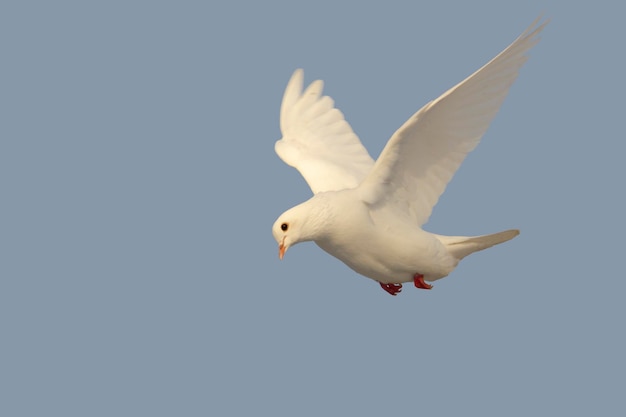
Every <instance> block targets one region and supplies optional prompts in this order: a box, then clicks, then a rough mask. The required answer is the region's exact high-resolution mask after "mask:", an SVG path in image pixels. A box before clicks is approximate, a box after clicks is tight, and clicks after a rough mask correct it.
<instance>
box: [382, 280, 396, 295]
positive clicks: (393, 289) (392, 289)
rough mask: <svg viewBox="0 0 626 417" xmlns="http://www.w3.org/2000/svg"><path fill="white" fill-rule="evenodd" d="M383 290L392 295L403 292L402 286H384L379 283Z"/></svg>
mask: <svg viewBox="0 0 626 417" xmlns="http://www.w3.org/2000/svg"><path fill="white" fill-rule="evenodd" d="M379 284H380V286H381V288H382V289H383V290H385V291H387V292H388V293H389V294H391V295H398V293H399V292H401V291H402V284H383V283H382V282H379Z"/></svg>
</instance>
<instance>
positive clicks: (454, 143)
mask: <svg viewBox="0 0 626 417" xmlns="http://www.w3.org/2000/svg"><path fill="white" fill-rule="evenodd" d="M539 20H540V19H537V20H536V21H535V22H533V24H532V25H531V26H530V27H529V28H528V29H527V30H526V31H525V32H524V33H522V34H521V35H520V36H519V37H518V38H517V39H516V40H515V41H514V42H513V43H512V44H511V45H509V46H508V47H507V48H506V49H505V50H504V51H502V52H501V53H500V54H498V55H497V56H496V57H495V58H494V59H492V60H491V61H490V62H489V63H487V64H486V65H485V66H483V67H482V68H480V69H479V70H478V71H476V72H475V73H474V74H472V75H471V76H469V77H468V78H466V79H465V80H464V81H462V82H461V83H459V84H458V85H456V86H455V87H453V88H451V89H450V90H448V91H446V92H445V93H444V94H443V95H442V96H441V97H439V98H438V99H436V100H434V101H431V102H430V103H428V104H426V105H425V106H424V107H422V109H421V110H419V111H418V112H417V113H415V114H414V115H413V116H412V117H411V118H410V119H409V120H408V121H407V122H406V123H404V125H403V126H402V127H400V129H398V130H397V131H396V132H395V133H394V134H393V136H392V137H391V139H389V142H388V143H387V145H386V146H385V148H384V149H383V151H382V152H381V154H380V157H379V158H378V160H377V161H376V164H375V165H374V168H373V169H372V171H371V172H370V174H369V175H368V176H367V178H366V179H365V180H364V181H363V183H362V184H361V186H360V191H361V195H362V197H363V199H364V200H365V201H366V202H368V203H369V204H371V205H373V206H378V207H380V206H382V205H392V207H393V208H394V209H396V210H400V211H402V212H404V213H405V214H407V215H409V216H410V217H411V218H413V220H415V221H416V222H417V224H418V225H419V226H421V225H423V224H424V223H426V222H427V221H428V218H429V217H430V214H431V212H432V209H433V207H434V206H435V204H436V203H437V201H438V200H439V197H440V196H441V194H442V193H443V191H444V190H445V188H446V185H447V184H448V182H449V181H450V179H452V176H453V175H454V173H455V172H456V170H457V169H458V168H459V166H460V165H461V163H462V162H463V160H464V159H465V156H466V155H467V154H468V153H469V152H470V151H471V150H472V149H474V147H476V145H477V144H478V142H479V141H480V139H481V137H482V136H483V134H484V133H485V131H486V130H487V128H488V127H489V123H490V122H491V120H492V119H493V117H494V116H495V115H496V113H497V111H498V109H499V108H500V105H501V104H502V102H503V101H504V98H505V97H506V95H507V93H508V91H509V88H510V86H511V84H513V81H515V79H516V78H517V75H518V72H519V69H520V68H521V67H522V65H523V64H524V62H525V61H526V59H527V57H526V56H525V54H526V52H527V51H528V50H529V49H530V48H531V47H533V46H534V45H535V44H536V43H537V42H538V41H539V37H538V34H539V32H541V30H542V29H543V27H544V26H545V25H546V24H547V22H545V23H543V24H541V25H539V26H538V24H539Z"/></svg>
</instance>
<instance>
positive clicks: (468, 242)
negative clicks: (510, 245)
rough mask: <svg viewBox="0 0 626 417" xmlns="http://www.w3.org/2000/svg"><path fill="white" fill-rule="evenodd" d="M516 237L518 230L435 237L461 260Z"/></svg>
mask: <svg viewBox="0 0 626 417" xmlns="http://www.w3.org/2000/svg"><path fill="white" fill-rule="evenodd" d="M517 235H519V230H516V229H512V230H505V231H504V232H499V233H494V234H491V235H483V236H441V235H436V236H437V238H438V239H439V240H440V241H441V243H443V244H444V245H445V246H446V248H447V249H448V251H449V252H450V253H451V254H452V255H453V256H454V257H455V258H457V259H459V260H461V259H463V258H465V257H466V256H467V255H470V254H472V253H474V252H478V251H480V250H483V249H487V248H490V247H492V246H494V245H497V244H499V243H503V242H506V241H507V240H511V239H513V238H514V237H515V236H517Z"/></svg>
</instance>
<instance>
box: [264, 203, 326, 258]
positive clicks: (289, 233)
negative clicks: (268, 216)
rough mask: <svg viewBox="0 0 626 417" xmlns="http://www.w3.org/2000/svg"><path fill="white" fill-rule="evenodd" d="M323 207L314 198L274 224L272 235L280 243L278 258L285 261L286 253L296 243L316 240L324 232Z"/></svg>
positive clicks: (282, 216)
mask: <svg viewBox="0 0 626 417" xmlns="http://www.w3.org/2000/svg"><path fill="white" fill-rule="evenodd" d="M323 212H324V210H323V207H320V205H319V204H318V203H317V199H316V198H315V197H314V198H312V199H311V200H309V201H306V202H304V203H302V204H300V205H297V206H295V207H293V208H290V209H289V210H287V211H286V212H284V213H283V214H281V215H280V216H279V217H278V219H277V220H276V221H275V222H274V225H273V226H272V234H273V235H274V239H276V242H277V243H278V257H279V258H280V259H283V256H285V252H287V249H289V248H290V247H291V246H293V245H295V244H296V243H300V242H306V241H309V240H315V239H316V238H317V237H318V236H319V235H320V232H321V231H322V230H323V221H322V216H320V214H321V213H323Z"/></svg>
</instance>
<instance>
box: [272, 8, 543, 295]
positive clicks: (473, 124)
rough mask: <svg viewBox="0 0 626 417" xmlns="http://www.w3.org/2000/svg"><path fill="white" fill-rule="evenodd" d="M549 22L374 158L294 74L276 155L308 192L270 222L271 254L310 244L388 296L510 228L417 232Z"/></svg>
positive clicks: (432, 105) (317, 89)
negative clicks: (300, 178)
mask: <svg viewBox="0 0 626 417" xmlns="http://www.w3.org/2000/svg"><path fill="white" fill-rule="evenodd" d="M547 23H548V22H547V21H546V22H544V23H541V24H540V19H537V20H535V22H533V24H532V25H531V26H530V27H529V28H528V29H526V31H524V32H523V33H522V34H521V35H520V36H519V37H518V38H517V39H516V40H515V41H514V42H513V43H512V44H511V45H509V46H508V47H507V48H506V49H504V50H503V51H502V52H500V53H499V54H498V55H497V56H496V57H495V58H493V59H492V60H491V61H489V62H488V63H487V64H486V65H484V66H483V67H482V68H480V69H479V70H478V71H476V72H475V73H473V74H472V75H470V76H469V77H468V78H466V79H465V80H463V81H462V82H460V83H459V84H457V85H456V86H454V87H452V88H451V89H449V90H448V91H446V92H445V93H443V94H442V95H441V96H440V97H439V98H437V99H435V100H433V101H431V102H429V103H427V104H426V105H425V106H424V107H422V108H421V109H420V110H419V111H418V112H417V113H415V114H414V115H413V116H411V118H409V120H407V121H406V122H405V123H404V124H403V125H402V126H401V127H400V128H399V129H398V130H397V131H396V132H395V133H394V134H393V135H392V136H391V139H389V141H388V142H387V145H386V146H385V148H384V149H383V151H382V152H381V154H380V156H379V157H378V159H377V160H376V161H374V160H373V159H372V158H371V156H370V155H369V153H368V152H367V150H366V149H365V148H364V147H363V145H362V144H361V142H360V140H359V138H358V137H357V136H356V134H355V133H354V132H353V131H352V128H351V127H350V125H349V124H348V122H346V120H345V119H344V116H343V114H342V113H341V111H340V110H338V109H336V108H335V106H334V101H333V99H332V98H330V97H328V96H324V95H322V89H323V82H322V81H321V80H317V81H314V82H312V83H311V84H310V85H309V86H308V87H307V88H306V89H305V90H304V91H303V76H304V75H303V71H302V70H301V69H298V70H296V71H295V72H294V74H293V75H292V77H291V79H290V80H289V83H288V84H287V88H286V89H285V94H284V96H283V100H282V104H281V108H280V129H281V133H282V138H281V139H280V140H278V141H277V142H276V144H275V150H276V153H277V154H278V156H279V157H280V158H281V159H282V160H283V161H284V162H285V163H286V164H288V165H290V166H292V167H294V168H296V169H297V170H298V171H299V172H300V174H302V176H303V177H304V179H305V180H306V182H307V184H308V185H309V187H310V188H311V190H312V191H313V194H314V195H313V197H312V198H311V199H309V200H308V201H305V202H304V203H301V204H299V205H297V206H295V207H293V208H291V209H289V210H287V211H285V212H284V213H283V214H281V215H280V216H279V217H278V219H277V220H276V222H275V223H274V225H273V227H272V234H273V235H274V238H275V239H276V241H277V242H278V248H279V249H278V254H279V257H280V259H283V256H284V255H285V252H286V251H287V249H289V248H290V247H291V246H293V245H295V244H296V243H299V242H304V241H314V242H315V243H316V244H317V245H318V246H319V247H320V248H322V249H323V250H324V251H326V252H327V253H329V254H330V255H332V256H334V257H336V258H338V259H340V260H341V261H343V262H344V263H345V264H346V265H348V266H349V267H350V268H351V269H353V270H354V271H356V272H357V273H359V274H361V275H364V276H366V277H368V278H371V279H373V280H375V281H377V282H378V283H379V284H380V286H381V287H382V288H383V289H384V290H385V291H387V292H388V293H389V294H391V295H397V294H398V293H399V292H400V291H401V290H402V284H403V283H406V282H413V283H414V285H415V287H417V288H422V289H431V288H432V285H431V284H429V282H433V281H436V280H438V279H441V278H444V277H446V276H447V275H448V274H450V273H451V272H452V271H453V270H454V269H455V268H456V266H457V265H458V263H459V261H460V260H461V259H463V258H465V257H466V256H468V255H470V254H472V253H474V252H477V251H480V250H483V249H487V248H489V247H491V246H494V245H497V244H499V243H503V242H506V241H508V240H510V239H512V238H514V237H515V236H517V235H518V234H519V231H518V230H506V231H503V232H499V233H494V234H488V235H482V236H443V235H438V234H434V233H430V232H427V231H425V230H423V228H422V226H423V225H424V224H425V223H426V222H427V221H428V218H429V217H430V214H431V212H432V210H433V207H434V206H435V204H436V203H437V201H438V199H439V197H440V196H441V194H442V193H443V192H444V190H445V188H446V185H447V184H448V182H449V181H450V180H451V178H452V176H453V175H454V173H455V172H456V170H457V169H458V168H459V166H460V165H461V163H462V162H463V160H464V159H465V157H466V155H467V154H468V153H469V152H470V151H472V150H473V149H474V148H475V147H476V145H478V142H479V141H480V139H481V138H482V136H483V135H484V133H485V131H486V130H487V128H488V127H489V123H491V120H492V119H493V118H494V116H495V115H496V113H497V112H498V109H499V108H500V106H501V104H502V102H503V101H504V98H505V97H506V95H507V93H508V91H509V88H510V87H511V85H512V84H513V82H514V81H515V79H516V78H517V75H518V72H519V70H520V68H521V67H522V65H523V64H524V63H525V62H526V59H527V56H526V53H527V52H528V50H529V49H530V48H532V47H533V46H534V45H535V44H536V43H537V42H538V41H539V39H540V38H539V36H538V35H539V33H540V32H541V30H542V29H543V28H544V26H545V25H546V24H547Z"/></svg>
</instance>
